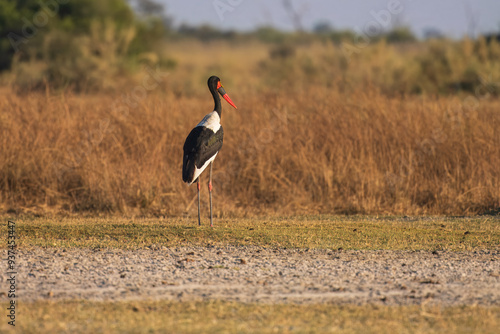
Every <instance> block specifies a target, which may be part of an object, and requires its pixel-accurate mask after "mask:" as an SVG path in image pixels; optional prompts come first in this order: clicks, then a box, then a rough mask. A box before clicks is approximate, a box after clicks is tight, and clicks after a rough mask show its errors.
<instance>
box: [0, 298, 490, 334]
mask: <svg viewBox="0 0 500 334" xmlns="http://www.w3.org/2000/svg"><path fill="white" fill-rule="evenodd" d="M1 305H2V309H5V308H4V306H5V305H6V304H5V305H4V303H2V304H1ZM8 327H9V326H8V325H7V324H6V321H3V322H2V323H1V324H0V331H5V330H7V328H8ZM498 328H500V308H499V307H489V308H485V307H477V306H463V307H446V308H444V307H438V306H433V307H431V306H393V307H392V306H375V305H368V306H354V305H345V306H342V305H340V306H339V305H329V304H312V305H294V304H278V305H267V304H242V303H237V302H223V301H213V302H169V301H140V302H138V301H133V302H89V301H59V302H48V301H47V302H35V303H29V304H24V303H22V302H21V303H20V304H19V306H18V313H17V319H16V332H17V333H60V332H64V333H153V332H165V333H167V332H168V333H497V331H498Z"/></svg>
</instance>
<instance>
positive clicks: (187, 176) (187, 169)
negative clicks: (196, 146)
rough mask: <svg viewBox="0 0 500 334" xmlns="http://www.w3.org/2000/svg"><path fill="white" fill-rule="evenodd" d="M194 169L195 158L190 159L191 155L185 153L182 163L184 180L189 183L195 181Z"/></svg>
mask: <svg viewBox="0 0 500 334" xmlns="http://www.w3.org/2000/svg"><path fill="white" fill-rule="evenodd" d="M194 170H195V165H194V159H190V157H189V155H184V160H183V163H182V180H183V181H184V182H186V183H189V184H191V183H193V182H194V180H193V177H194Z"/></svg>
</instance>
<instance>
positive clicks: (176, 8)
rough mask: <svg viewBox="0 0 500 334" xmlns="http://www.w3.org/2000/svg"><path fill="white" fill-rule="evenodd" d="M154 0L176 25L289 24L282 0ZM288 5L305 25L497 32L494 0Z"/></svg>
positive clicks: (499, 14) (498, 4)
mask: <svg viewBox="0 0 500 334" xmlns="http://www.w3.org/2000/svg"><path fill="white" fill-rule="evenodd" d="M156 1H157V2H159V3H162V4H164V5H165V11H166V13H167V14H168V15H169V16H171V17H172V18H173V19H174V25H176V26H178V25H180V24H181V23H187V24H189V25H200V24H205V23H208V24H211V25H213V26H216V27H219V28H221V29H234V30H240V31H247V30H252V29H254V28H255V27H258V26H263V25H271V26H274V27H276V28H280V29H283V30H293V29H294V24H293V20H292V19H291V17H290V15H289V14H288V12H287V11H286V10H285V8H284V6H283V0H156ZM292 4H293V7H294V8H295V10H296V11H297V12H299V13H300V15H299V16H300V22H301V25H302V26H303V27H304V28H305V29H312V28H313V27H314V26H315V25H316V24H317V23H319V22H328V23H329V24H330V25H332V26H333V27H335V28H337V29H345V28H348V29H353V30H356V29H357V30H359V31H370V29H372V30H373V31H376V30H377V29H381V28H382V27H383V28H385V27H388V28H391V27H392V26H393V25H394V23H399V24H402V25H405V26H409V27H410V28H411V29H412V31H413V32H414V33H416V34H417V35H418V36H423V34H424V32H425V31H426V30H427V29H430V28H432V29H437V30H439V31H440V32H441V33H443V34H445V35H447V36H450V37H455V38H459V37H462V36H464V35H467V34H471V33H474V34H477V33H484V32H493V31H500V0H311V1H307V0H292ZM377 25H379V27H378V28H377V27H376V26H377Z"/></svg>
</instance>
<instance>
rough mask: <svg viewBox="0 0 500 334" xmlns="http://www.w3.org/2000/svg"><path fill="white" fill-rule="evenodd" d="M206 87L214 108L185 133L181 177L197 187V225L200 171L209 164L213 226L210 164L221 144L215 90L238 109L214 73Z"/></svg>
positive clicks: (218, 109) (219, 109)
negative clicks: (210, 94)
mask: <svg viewBox="0 0 500 334" xmlns="http://www.w3.org/2000/svg"><path fill="white" fill-rule="evenodd" d="M208 89H209V90H210V93H212V96H213V98H214V104H215V105H214V111H212V112H211V113H209V114H207V115H206V116H205V117H203V119H202V120H201V122H200V123H198V125H196V126H195V128H194V129H193V130H191V132H190V133H189V135H188V136H187V138H186V141H185V143H184V157H183V164H182V180H183V181H184V182H186V183H187V184H189V185H191V184H193V183H194V182H195V181H196V183H197V188H198V225H201V218H200V175H201V173H203V171H204V170H205V169H206V168H207V167H208V165H209V164H210V180H209V181H208V192H209V194H210V195H209V196H210V226H211V227H213V226H214V225H213V215H212V165H213V161H214V159H215V157H216V156H217V153H219V150H220V149H221V147H222V137H223V136H224V131H223V130H222V126H221V124H220V119H221V113H222V105H221V100H220V97H219V94H220V95H222V97H223V98H224V99H225V100H226V101H227V102H228V103H229V104H230V105H232V106H233V107H234V108H235V109H238V108H237V107H236V106H235V105H234V103H233V101H231V99H230V98H229V96H228V95H227V93H226V91H225V90H224V87H222V84H221V83H220V79H219V78H218V77H216V76H211V77H210V78H208Z"/></svg>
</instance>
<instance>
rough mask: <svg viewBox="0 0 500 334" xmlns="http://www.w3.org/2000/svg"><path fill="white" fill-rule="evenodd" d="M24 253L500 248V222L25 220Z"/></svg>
mask: <svg viewBox="0 0 500 334" xmlns="http://www.w3.org/2000/svg"><path fill="white" fill-rule="evenodd" d="M16 234H17V236H18V237H19V240H18V245H19V247H21V248H30V247H34V246H35V247H63V248H72V247H79V248H121V249H124V248H125V249H137V248H145V247H150V246H153V245H155V247H158V246H165V247H179V246H207V245H214V246H225V245H236V246H244V245H252V246H263V247H288V248H321V249H333V250H337V249H339V248H342V249H346V250H347V249H354V250H374V249H375V250H379V249H386V250H446V251H475V250H498V249H499V247H500V246H499V245H500V224H499V220H498V219H496V218H476V219H446V218H433V219H430V218H423V219H416V220H413V219H401V218H396V217H381V218H370V217H351V218H346V217H337V216H306V217H271V218H267V219H262V218H258V219H256V218H245V219H227V218H225V219H220V220H217V221H216V222H215V227H214V228H210V227H209V226H208V222H207V220H206V219H205V222H204V225H203V226H201V227H198V224H197V222H196V220H195V219H179V218H167V219H150V218H147V219H127V218H54V219H49V218H24V219H22V218H20V219H17V220H16Z"/></svg>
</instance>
